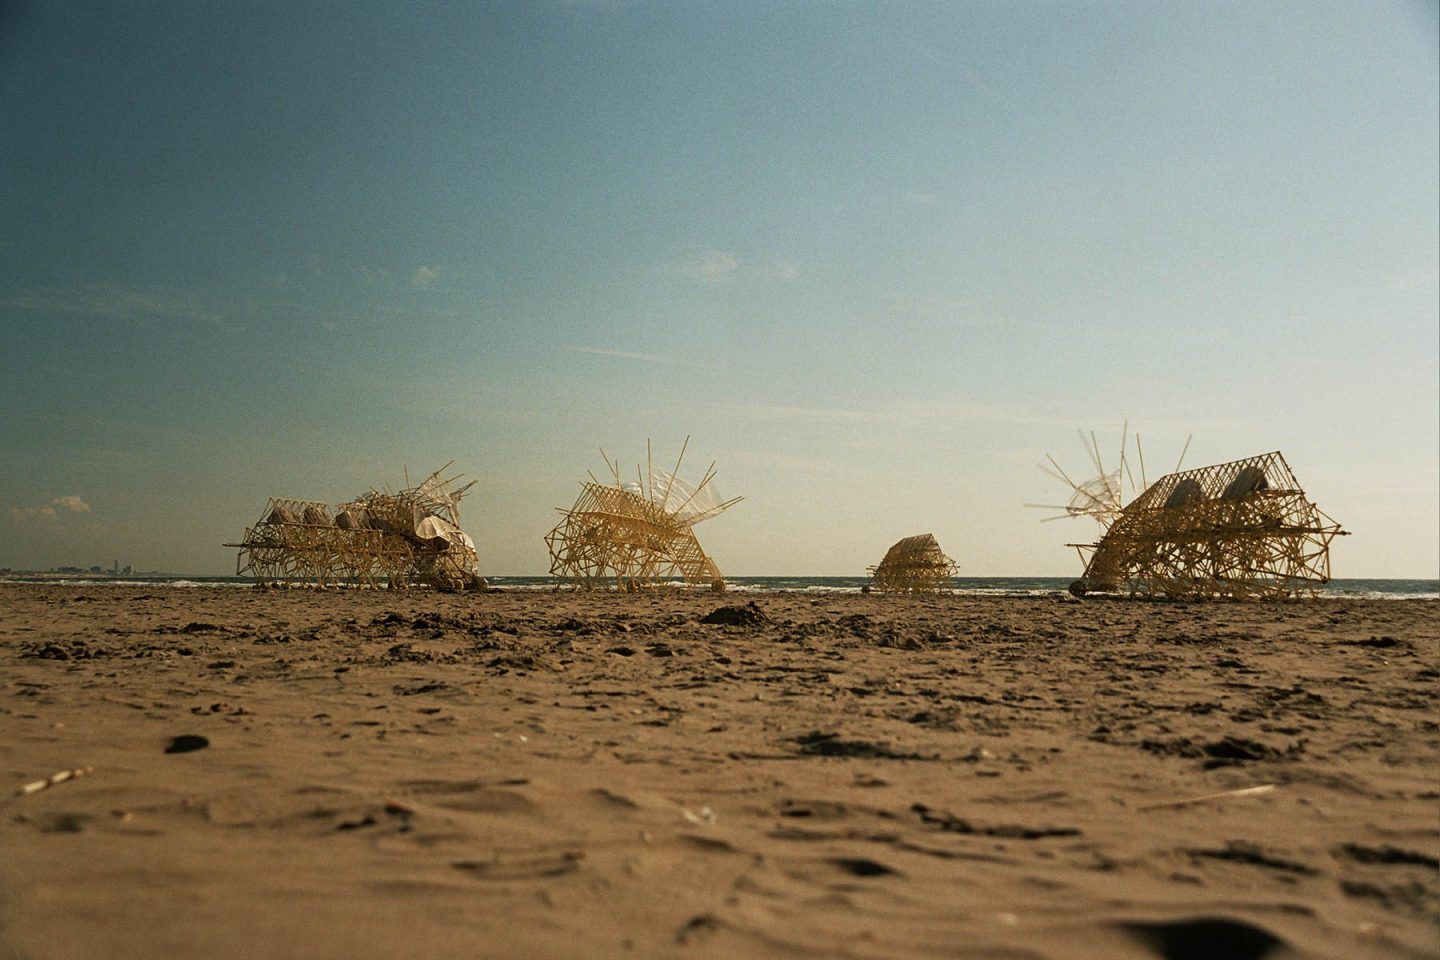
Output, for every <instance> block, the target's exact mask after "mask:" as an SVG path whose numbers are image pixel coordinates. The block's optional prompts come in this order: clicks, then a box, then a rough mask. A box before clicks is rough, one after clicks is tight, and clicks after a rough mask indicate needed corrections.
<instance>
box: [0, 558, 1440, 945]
mask: <svg viewBox="0 0 1440 960" xmlns="http://www.w3.org/2000/svg"><path fill="white" fill-rule="evenodd" d="M749 599H750V598H747V597H741V596H737V595H730V596H726V597H718V596H714V595H711V594H708V593H696V594H684V595H680V594H676V593H673V592H665V593H661V594H658V595H654V596H650V595H645V596H638V597H636V596H617V595H574V594H555V593H548V592H498V593H490V594H484V595H475V596H437V595H434V594H431V593H428V592H414V593H410V594H390V593H383V592H355V591H349V592H339V593H337V592H329V593H316V592H313V591H299V590H294V591H260V590H251V589H240V588H237V589H183V588H154V589H145V588H129V587H113V586H87V585H78V586H39V585H7V586H0V775H3V778H4V782H3V783H0V786H3V787H4V789H3V793H0V811H3V816H0V958H5V960H10V958H25V960H31V958H35V960H39V958H102V957H103V958H112V957H113V958H130V957H134V958H141V957H143V958H152V957H237V958H238V957H245V958H272V957H273V958H282V957H317V958H347V960H348V958H370V957H374V958H382V957H397V956H408V957H438V958H448V957H456V958H459V957H466V958H473V957H535V958H573V957H712V958H718V957H726V958H730V957H769V956H787V957H790V956H793V957H856V958H871V957H876V958H878V957H1002V958H1030V957H1035V958H1061V957H1095V958H1100V957H1117V958H1126V957H1134V958H1164V957H1170V958H1181V957H1187V956H1215V957H1221V956H1230V957H1241V958H1245V957H1261V956H1264V957H1284V956H1305V957H1327V958H1328V957H1333V958H1350V957H1434V956H1440V886H1437V857H1440V763H1437V759H1440V736H1437V731H1440V724H1437V720H1440V713H1437V683H1436V681H1437V678H1440V671H1437V658H1436V654H1437V651H1440V603H1437V602H1434V601H1428V600H1426V601H1349V600H1346V601H1340V600H1326V601H1317V602H1310V603H1301V604H1231V603H1212V604H1161V603H1134V602H1125V601H1114V600H1093V599H1092V600H1087V601H1085V602H1083V603H1080V602H1073V601H1069V600H1065V599H1061V598H1037V599H976V598H956V597H946V598H938V599H907V598H884V597H865V596H858V595H847V596H826V597H822V598H812V597H811V596H808V595H803V594H791V595H764V596H758V597H755V598H754V602H755V606H754V607H749V608H744V609H742V610H739V611H737V615H736V616H734V617H732V618H731V619H735V620H738V621H740V622H739V623H736V624H733V625H725V624H707V623H704V622H702V618H703V617H704V616H705V615H706V614H708V613H710V612H712V611H714V610H715V609H716V608H717V607H720V606H725V605H743V604H745V603H746V602H747V601H748V600H749ZM186 737H189V738H196V739H189V740H186V739H178V740H177V739H176V738H186ZM199 738H203V746H201V743H202V740H201V739H199ZM197 746H198V747H199V748H198V749H182V748H184V747H197ZM167 749H168V750H171V751H172V752H167ZM87 768H89V769H88V770H87ZM67 769H81V770H85V771H86V772H85V774H84V775H82V776H79V777H76V778H74V779H71V780H68V781H64V782H58V783H55V784H54V785H52V786H49V787H47V788H44V789H37V790H35V791H34V792H31V793H28V794H24V795H19V794H18V793H17V791H19V790H20V789H21V788H22V786H23V785H25V784H27V783H31V782H34V781H38V780H43V779H44V778H46V777H48V776H50V775H51V774H54V773H56V772H57V771H61V770H67ZM1247 788H1261V789H1258V790H1251V791H1249V792H1246V793H1238V794H1231V795H1228V796H1221V797H1218V798H1215V799H1209V800H1197V799H1196V798H1200V797H1205V796H1207V795H1211V794H1219V793H1223V792H1225V791H1236V790H1246V789H1247ZM1189 801H1194V802H1189ZM1191 948H1194V949H1195V950H1196V951H1197V952H1195V953H1187V952H1186V950H1188V949H1191Z"/></svg>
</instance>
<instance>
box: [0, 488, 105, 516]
mask: <svg viewBox="0 0 1440 960" xmlns="http://www.w3.org/2000/svg"><path fill="white" fill-rule="evenodd" d="M56 508H59V509H56ZM62 510H63V511H64V512H66V513H89V512H90V504H88V503H86V502H85V501H84V500H82V499H80V498H79V497H77V496H75V495H73V494H71V495H70V496H68V497H56V498H55V499H54V500H51V501H50V502H49V503H47V504H44V505H43V506H39V507H11V508H10V516H12V517H14V518H15V519H16V520H32V519H40V520H46V521H49V520H54V519H56V518H57V517H58V516H59V515H60V511H62Z"/></svg>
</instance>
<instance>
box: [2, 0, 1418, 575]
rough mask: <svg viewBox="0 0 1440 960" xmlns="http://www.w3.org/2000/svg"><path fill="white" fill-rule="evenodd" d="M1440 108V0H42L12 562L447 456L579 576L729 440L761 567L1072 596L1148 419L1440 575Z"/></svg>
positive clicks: (14, 16)
mask: <svg viewBox="0 0 1440 960" xmlns="http://www.w3.org/2000/svg"><path fill="white" fill-rule="evenodd" d="M1437 91H1440V78H1437V13H1436V4H1435V2H1434V0H1393V2H1375V3H1365V4H1356V3H1352V2H1349V0H1341V2H1325V0H1314V2H1310V0H1307V2H1273V3H1264V4H1256V3H1253V2H1250V0H1241V2H1233V3H1230V2H1206V3H1198V4H1179V3H1155V2H1136V3H1128V2H1122V0H1115V2H1104V3H1100V2H1094V3H1087V2H1054V3H1009V2H989V3H965V2H941V3H909V2H903V0H902V2H893V3H884V4H871V3H850V2H833V0H826V2H785V0H782V2H774V0H763V2H762V0H755V2H752V0H727V2H725V3H718V4H717V3H700V2H674V0H657V2H635V3H631V2H622V0H615V2H605V0H596V2H535V3H518V2H509V3H463V2H453V3H414V4H396V3H393V2H391V0H383V2H376V0H347V2H343V3H340V2H298V3H297V2H292V0H287V2H284V3H265V2H253V3H235V4H204V3H194V2H189V0H185V2H165V0H159V2H155V3H146V4H116V3H112V2H95V3H90V2H84V0H75V2H67V3H42V2H38V0H32V2H26V0H21V2H18V3H17V2H15V0H0V224H3V232H0V344H3V347H0V391H3V394H0V395H3V412H0V567H4V566H8V567H13V568H17V569H44V568H49V567H52V566H55V565H60V564H75V565H82V566H89V565H91V564H102V565H104V566H106V567H108V566H109V565H110V564H111V563H112V562H113V561H114V560H116V559H118V560H119V561H120V563H121V564H122V565H123V564H133V565H134V566H135V567H136V568H137V569H143V570H163V571H170V572H182V573H193V574H224V573H233V572H234V563H235V551H233V550H229V549H226V548H224V547H223V546H222V544H224V543H226V542H232V541H235V540H237V539H238V538H239V537H240V535H241V534H242V533H243V531H244V528H245V526H246V525H248V524H251V523H254V522H255V521H256V520H257V519H259V516H260V513H261V510H262V508H263V506H264V504H265V500H266V498H267V497H270V496H291V497H300V498H306V499H315V500H325V501H328V502H330V503H336V502H339V501H342V500H345V499H348V498H350V497H353V496H355V495H357V494H359V493H362V492H364V491H365V490H367V489H369V488H370V487H372V486H376V487H378V486H383V485H386V484H388V485H390V486H391V487H398V486H400V485H402V484H403V481H404V477H405V471H406V470H407V469H408V472H409V476H410V477H411V478H412V479H415V478H418V476H420V475H423V474H424V473H427V472H428V471H430V470H432V469H434V468H436V467H438V466H440V465H442V464H444V463H446V462H447V461H450V460H454V461H455V466H454V467H453V468H452V469H453V470H454V471H457V472H459V473H462V474H463V475H464V476H465V477H466V478H467V479H471V480H475V481H477V482H476V485H475V487H474V488H473V489H472V490H471V491H470V493H469V495H468V497H467V499H466V500H465V501H464V503H463V505H462V510H461V516H462V520H463V525H464V526H465V528H466V529H467V531H468V532H469V533H470V534H471V535H472V536H473V537H474V539H475V540H476V542H477V547H478V550H479V554H480V562H481V570H482V573H485V574H490V575H505V574H513V575H524V574H540V573H544V572H546V570H547V569H548V557H547V554H546V550H545V545H544V542H543V540H542V537H543V535H544V534H545V532H546V531H547V530H549V529H550V527H552V526H553V525H554V524H555V522H556V520H557V519H558V516H559V514H558V513H557V512H556V508H560V507H566V506H568V505H569V504H570V503H572V502H573V501H574V499H575V496H576V495H577V493H578V492H579V487H578V481H580V480H581V479H583V478H584V477H585V473H586V471H587V470H590V471H594V472H596V473H597V474H598V473H600V472H602V471H603V470H604V465H603V462H602V461H601V459H600V454H599V453H598V452H597V448H600V447H603V448H604V449H605V452H606V453H607V454H609V455H610V456H611V457H612V458H617V459H619V460H620V461H621V463H622V466H624V467H626V469H627V472H628V470H629V466H630V465H631V464H636V463H640V464H643V463H644V460H645V443H646V439H647V438H649V439H650V440H651V441H652V443H653V445H654V449H655V452H656V459H657V461H663V460H665V459H667V458H673V457H674V456H675V454H677V453H678V452H679V449H680V446H681V444H682V443H683V442H684V440H685V438H686V437H687V436H689V437H690V441H689V452H688V453H687V455H686V466H685V469H683V470H682V473H683V474H689V475H691V476H692V478H698V476H699V475H700V473H701V472H702V471H703V470H704V468H705V467H706V466H708V464H709V463H710V462H711V461H712V460H713V461H716V463H717V477H716V480H715V483H716V485H717V486H718V488H719V490H720V491H721V492H722V493H723V494H724V495H726V496H734V495H743V496H744V497H745V499H744V501H742V502H741V503H740V504H738V505H737V506H736V507H734V508H733V509H731V510H730V511H729V512H727V513H726V514H724V515H723V516H721V517H719V518H716V519H714V520H711V521H709V522H708V523H706V524H704V525H703V526H700V527H698V528H697V534H698V535H699V537H700V540H701V542H702V544H704V546H705V547H706V549H707V550H708V552H709V553H710V554H711V555H712V556H713V557H714V558H715V560H716V561H717V563H718V564H719V566H720V568H721V569H722V570H723V571H724V572H726V573H727V574H731V575H740V576H762V575H797V576H799V575H811V576H826V575H842V576H843V575H860V574H863V573H864V568H865V567H866V566H867V565H869V564H873V563H876V562H878V560H879V558H880V557H881V556H882V555H883V554H884V552H885V550H886V548H887V547H888V546H889V545H890V544H891V543H893V542H894V541H896V540H898V539H900V538H901V537H904V536H909V535H912V534H917V533H924V532H930V533H934V534H935V535H936V537H937V538H938V539H939V541H940V543H941V545H942V546H943V547H944V548H945V550H946V552H947V553H949V554H950V555H951V556H953V557H954V558H955V559H956V560H957V561H958V562H959V564H960V568H961V574H962V575H966V576H1068V575H1078V573H1079V572H1080V562H1079V560H1078V559H1077V558H1076V555H1075V552H1074V551H1073V550H1071V549H1069V548H1067V547H1066V546H1065V544H1066V543H1067V542H1075V541H1089V540H1092V539H1094V538H1095V536H1096V534H1097V533H1098V530H1097V528H1096V527H1095V525H1094V524H1093V523H1092V522H1091V521H1089V520H1083V519H1081V520H1065V521H1058V522H1054V523H1041V522H1039V521H1040V520H1041V518H1042V517H1044V516H1047V515H1048V514H1047V513H1046V512H1045V511H1037V510H1033V509H1026V508H1025V507H1024V506H1023V504H1024V503H1026V502H1042V503H1057V502H1064V500H1065V499H1066V497H1067V495H1068V490H1067V489H1066V488H1065V487H1064V486H1063V485H1061V484H1059V483H1058V482H1057V481H1055V480H1053V479H1051V478H1050V477H1048V476H1046V475H1045V474H1044V473H1042V472H1041V471H1040V470H1039V469H1037V464H1038V463H1040V462H1042V461H1043V458H1044V455H1045V453H1046V452H1047V451H1048V452H1050V453H1051V454H1053V455H1054V456H1055V458H1056V460H1057V461H1058V462H1059V463H1060V464H1061V465H1062V466H1063V467H1064V468H1065V469H1066V471H1067V472H1069V473H1071V474H1072V476H1073V475H1075V474H1076V473H1086V465H1087V459H1086V454H1085V452H1084V449H1083V448H1082V446H1081V444H1080V441H1079V439H1078V438H1077V436H1076V430H1077V429H1080V430H1084V431H1086V432H1087V434H1088V432H1089V431H1092V430H1093V431H1095V435H1096V437H1097V438H1098V440H1099V442H1100V445H1101V448H1102V452H1103V453H1104V454H1105V456H1106V458H1107V459H1110V460H1111V462H1112V464H1113V461H1114V460H1115V459H1118V452H1119V447H1120V441H1121V434H1122V429H1123V428H1124V425H1125V424H1126V423H1127V422H1128V425H1129V431H1130V432H1131V433H1132V434H1133V433H1135V432H1139V433H1140V435H1141V437H1142V441H1143V444H1144V450H1145V455H1146V464H1147V468H1148V469H1149V479H1151V480H1153V479H1155V478H1156V477H1157V476H1158V475H1159V474H1161V473H1163V472H1166V471H1168V470H1169V469H1171V468H1172V467H1173V466H1174V461H1175V460H1176V459H1177V458H1178V457H1179V454H1180V451H1181V449H1182V447H1184V445H1185V443H1186V439H1187V437H1189V436H1190V435H1192V434H1193V436H1194V439H1193V441H1192V442H1191V443H1190V447H1189V450H1188V453H1187V454H1186V458H1185V465H1186V466H1201V465H1203V464H1206V463H1216V462H1221V461H1226V460H1233V459H1238V458H1241V457H1246V456H1250V455H1253V454H1257V453H1263V452H1267V451H1270V450H1277V449H1278V450H1281V451H1283V452H1284V454H1285V456H1286V458H1287V460H1288V462H1289V464H1290V466H1291V468H1292V469H1293V471H1294V472H1295V474H1296V476H1297V477H1298V478H1299V480H1300V482H1301V484H1302V485H1303V486H1304V488H1305V489H1306V491H1307V492H1308V493H1309V494H1310V496H1311V498H1312V499H1314V500H1315V501H1316V502H1317V503H1318V504H1319V506H1320V507H1321V509H1322V510H1324V511H1325V512H1326V513H1328V514H1330V515H1331V516H1333V517H1334V518H1335V519H1336V520H1338V521H1340V522H1341V523H1342V524H1343V525H1344V527H1345V528H1346V529H1347V530H1349V531H1351V532H1352V534H1353V535H1352V536H1350V537H1348V538H1344V539H1342V540H1339V541H1337V543H1336V545H1335V547H1334V549H1333V551H1332V563H1333V570H1334V575H1335V576H1337V577H1416V578H1433V577H1437V576H1440V266H1437V265H1440V186H1437V179H1440V178H1437V171H1440V119H1437V118H1440V105H1437ZM1093 472H1094V471H1093V470H1091V471H1089V473H1093ZM1086 475H1087V476H1088V475H1089V474H1088V473H1087V474H1086ZM1076 479H1080V478H1079V477H1076ZM1126 494H1127V496H1128V495H1129V494H1130V491H1129V490H1128V488H1127V490H1126Z"/></svg>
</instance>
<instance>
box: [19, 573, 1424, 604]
mask: <svg viewBox="0 0 1440 960" xmlns="http://www.w3.org/2000/svg"><path fill="white" fill-rule="evenodd" d="M485 579H486V580H487V581H488V582H489V583H490V585H491V586H494V587H502V588H508V589H521V590H549V589H552V588H553V587H554V586H555V580H554V579H553V578H551V577H548V576H545V577H506V576H489V575H486V578H485ZM1074 579H1075V578H1074V577H956V578H955V580H954V581H953V583H954V589H953V592H954V593H955V594H957V595H961V596H974V597H1035V596H1046V595H1049V594H1054V593H1061V592H1063V591H1064V590H1065V588H1066V587H1068V586H1069V585H1070V583H1071V581H1072V580H1074ZM252 582H253V581H251V580H250V578H249V577H199V576H168V575H167V576H134V577H106V576H104V575H100V576H66V575H63V574H43V573H37V574H17V575H11V576H6V577H0V583H52V584H54V583H70V584H77V585H85V586H91V585H94V586H106V585H112V586H113V585H120V586H133V587H141V586H148V587H245V586H249V585H250V584H251V583H252ZM725 582H726V584H728V585H729V588H730V590H731V591H733V592H735V593H778V592H782V591H785V592H792V591H793V592H798V593H815V594H825V593H859V592H860V588H861V587H863V586H865V584H867V583H869V582H870V578H869V577H726V578H725ZM678 585H679V584H676V586H678ZM1320 596H1322V597H1333V598H1341V599H1345V598H1348V599H1388V600H1436V599H1440V580H1360V579H1344V580H1331V581H1330V582H1329V583H1328V584H1326V585H1325V586H1324V587H1323V588H1322V589H1321V590H1320Z"/></svg>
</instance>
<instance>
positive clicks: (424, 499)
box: [225, 461, 481, 590]
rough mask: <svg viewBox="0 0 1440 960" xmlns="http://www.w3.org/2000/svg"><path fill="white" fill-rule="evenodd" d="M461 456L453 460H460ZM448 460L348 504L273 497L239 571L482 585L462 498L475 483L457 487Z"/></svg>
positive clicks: (399, 584)
mask: <svg viewBox="0 0 1440 960" xmlns="http://www.w3.org/2000/svg"><path fill="white" fill-rule="evenodd" d="M452 462H453V461H452ZM449 468H450V464H448V463H447V464H446V465H445V466H443V467H441V468H440V469H439V470H436V471H435V472H434V473H432V474H430V476H428V477H426V478H425V480H424V481H423V482H421V483H420V484H419V485H417V486H414V487H408V488H406V489H404V490H401V491H400V492H399V493H391V492H389V491H384V492H382V491H378V490H371V491H369V492H368V493H366V494H364V495H363V496H360V497H357V498H355V499H354V500H352V501H350V502H349V503H343V504H341V505H340V507H339V509H338V511H337V513H336V514H335V515H334V517H332V516H331V515H330V507H329V505H328V504H325V503H322V502H320V501H315V500H293V499H287V498H283V497H271V498H270V499H269V500H267V501H266V503H265V511H264V513H262V514H261V516H260V520H259V521H257V522H256V523H255V525H254V526H252V527H247V528H246V530H245V536H244V538H243V539H242V540H241V542H240V543H227V544H225V546H227V547H238V548H239V549H240V553H239V555H238V556H237V557H236V561H235V573H236V575H237V576H246V575H249V576H251V577H253V578H255V580H257V581H259V582H261V583H281V582H304V581H310V582H313V583H314V584H315V585H316V586H319V587H326V586H334V585H339V584H353V585H356V586H363V587H378V586H389V587H390V588H392V589H404V588H407V587H409V586H411V585H412V584H416V583H420V584H426V585H429V586H431V587H434V588H436V589H439V590H464V589H467V588H474V587H478V586H480V585H481V580H480V575H479V561H478V559H477V557H476V554H475V544H474V541H472V540H471V539H470V537H469V536H468V535H467V534H466V533H465V532H464V531H463V530H461V529H460V498H461V497H463V496H464V495H465V492H466V491H467V490H469V489H470V488H471V487H472V486H474V481H471V482H470V483H467V484H465V485H463V486H461V487H458V488H453V489H452V484H454V483H455V481H456V480H458V479H459V478H458V477H450V478H446V477H443V476H442V474H443V473H444V471H445V470H448V469H449Z"/></svg>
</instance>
